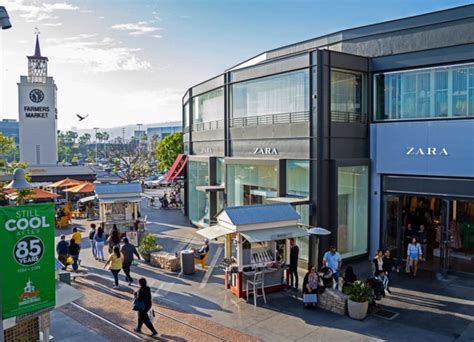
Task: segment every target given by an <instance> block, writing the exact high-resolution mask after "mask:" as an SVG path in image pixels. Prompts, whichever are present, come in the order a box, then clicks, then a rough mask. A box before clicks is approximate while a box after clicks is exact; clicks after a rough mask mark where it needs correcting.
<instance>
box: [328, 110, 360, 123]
mask: <svg viewBox="0 0 474 342" xmlns="http://www.w3.org/2000/svg"><path fill="white" fill-rule="evenodd" d="M331 121H332V122H349V123H353V122H358V123H367V114H362V113H355V112H337V111H331Z"/></svg>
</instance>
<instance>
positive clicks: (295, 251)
mask: <svg viewBox="0 0 474 342" xmlns="http://www.w3.org/2000/svg"><path fill="white" fill-rule="evenodd" d="M299 254H300V249H299V247H298V246H297V245H296V244H295V239H290V287H293V284H294V285H295V286H294V287H295V289H297V288H298V280H299V279H298V255H299ZM293 278H294V282H293Z"/></svg>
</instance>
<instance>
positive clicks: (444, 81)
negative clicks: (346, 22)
mask: <svg viewBox="0 0 474 342" xmlns="http://www.w3.org/2000/svg"><path fill="white" fill-rule="evenodd" d="M473 31H474V5H468V6H463V7H458V8H453V9H449V10H444V11H438V12H433V13H428V14H423V15H419V16H415V17H409V18H403V19H399V20H394V21H389V22H383V23H379V24H374V25H369V26H364V27H359V28H354V29H350V30H345V31H341V32H337V33H334V34H329V35H327V36H323V37H318V38H315V39H311V40H308V41H304V42H300V43H295V44H292V45H289V46H284V47H281V48H277V49H274V50H270V51H266V52H264V53H262V54H260V55H258V56H256V57H254V58H252V59H250V60H247V61H245V62H242V63H241V64H239V65H237V66H234V67H232V68H230V69H228V70H226V71H225V72H224V73H223V74H221V75H218V76H216V77H214V78H212V79H210V80H207V81H205V82H202V83H200V84H198V85H195V86H193V87H192V88H190V89H189V90H188V91H187V92H186V94H185V95H184V97H183V126H184V127H183V131H184V148H185V153H186V154H188V155H189V160H188V164H187V170H186V172H187V173H186V174H187V182H186V185H185V187H186V188H185V190H186V191H185V193H186V195H185V197H186V198H185V200H186V209H185V211H186V214H187V216H188V218H189V220H190V222H192V223H193V224H195V225H196V226H208V225H210V224H212V222H213V221H214V220H215V217H216V214H217V213H218V212H219V211H220V210H221V209H222V208H224V207H226V206H227V207H229V206H238V205H253V204H261V203H273V202H285V203H291V204H292V205H294V206H295V209H296V210H297V211H298V212H299V213H300V216H301V223H303V224H307V225H310V226H322V227H325V228H327V229H329V230H330V231H331V235H330V236H329V237H326V238H324V239H323V240H322V246H321V250H322V251H324V250H325V249H326V248H328V246H329V244H334V245H336V246H337V247H338V249H339V252H341V254H342V256H343V258H344V259H346V260H347V259H349V258H356V257H364V258H367V257H369V256H371V255H373V253H374V252H375V250H376V249H377V248H379V247H383V246H385V245H390V246H392V245H397V246H401V244H402V242H399V240H400V238H403V237H402V235H397V236H396V237H395V240H396V241H395V242H394V241H392V240H393V237H391V236H393V235H394V233H393V232H392V231H393V230H395V231H397V234H399V233H398V231H399V230H400V229H401V228H398V227H399V226H400V225H401V224H403V222H406V220H404V219H403V215H404V212H403V210H404V208H405V206H404V205H405V204H404V203H405V202H408V201H412V202H413V206H415V207H416V206H420V207H421V208H423V206H426V205H428V202H429V206H430V208H431V207H433V208H434V209H433V210H434V211H436V210H438V212H441V211H442V212H443V215H444V217H447V216H446V215H448V214H446V213H447V212H449V213H451V214H450V215H451V216H450V219H451V220H452V218H453V213H454V211H453V208H454V207H455V208H456V214H454V215H455V217H456V218H457V219H459V218H460V217H461V216H463V215H464V214H463V213H461V212H459V214H458V211H460V210H462V208H464V207H465V206H466V204H465V203H466V200H468V199H469V194H466V192H468V191H469V190H468V189H469V188H468V185H469V184H471V183H469V181H470V180H469V178H472V177H473V169H472V161H473V160H474V159H473V158H472V141H473V139H471V140H469V138H472V136H473V135H472V134H471V135H469V134H467V132H468V130H469V129H470V128H469V127H472V126H470V125H472V123H470V120H469V117H471V115H472V114H471V108H472V107H471V106H472V101H473V100H472V94H473V93H474V88H473V85H474V82H472V80H474V77H473V76H471V67H470V66H469V67H468V66H464V69H462V70H463V71H462V72H461V71H458V69H456V70H454V69H453V70H451V69H450V70H449V71H448V72H447V74H448V76H446V75H447V74H446V73H444V72H443V70H444V69H443V68H449V67H447V66H450V67H451V66H452V67H455V65H457V64H463V65H464V64H468V63H469V61H472V60H474V56H473V54H474V36H473V35H472V32H473ZM428 67H430V68H439V69H436V70H430V71H429V72H428V71H426V72H421V73H419V74H418V73H416V72H414V71H410V70H412V69H427V68H428ZM442 69H443V70H442ZM459 70H461V69H459ZM413 73H415V76H413V75H412V74H413ZM425 74H429V75H430V76H429V77H428V76H426V75H425ZM463 82H464V83H463ZM417 125H419V126H417ZM453 125H454V126H453ZM455 126H456V127H455ZM471 129H472V128H471ZM425 131H426V132H425ZM408 132H410V134H407V133H408ZM456 132H457V133H456ZM428 137H430V139H432V140H436V141H428V140H427V139H428ZM453 137H456V142H459V144H457V145H456V146H452V144H451V145H450V144H448V142H449V139H450V138H453ZM463 139H464V140H463ZM435 142H436V143H435ZM438 142H439V143H438ZM443 144H444V145H443ZM469 146H470V147H469ZM397 148H401V150H398V149H397ZM400 153H401V155H399V154H400ZM469 153H470V154H471V157H470V158H468V157H469ZM461 155H462V156H461ZM458 156H461V157H458ZM456 158H458V159H456ZM459 158H460V159H459ZM459 161H462V165H458V164H459ZM469 161H470V162H471V164H470V167H471V168H469V165H467V164H468V163H469ZM436 162H438V163H439V164H440V165H439V166H436V165H434V164H433V163H436ZM444 163H447V164H448V165H447V166H443V167H442V166H441V165H444ZM454 164H456V165H454ZM437 167H438V169H437ZM450 168H451V169H450ZM403 177H405V178H403ZM420 178H423V181H422V180H420ZM446 181H450V182H451V183H450V184H455V185H456V187H454V185H453V186H449V188H453V189H454V190H452V191H453V192H451V193H447V192H446V191H445V188H443V187H442V185H443V184H447V183H445V182H446ZM428 183H429V184H430V186H431V187H432V188H431V190H430V191H429V192H426V191H428V190H426V191H420V189H418V188H416V187H417V186H421V187H423V189H425V188H427V186H428V185H426V184H428ZM402 186H403V187H405V188H400V187H402ZM408 186H413V188H412V190H411V192H406V187H408ZM469 186H470V185H469ZM436 189H437V190H436ZM456 189H457V190H456ZM470 189H472V187H471V188H470ZM435 190H436V191H435ZM455 190H456V191H460V192H459V193H456V192H455ZM432 191H434V192H432ZM404 194H412V195H416V197H417V198H416V199H412V198H413V196H412V197H411V198H410V199H406V198H404V197H403V196H404ZM440 194H441V195H446V196H445V197H442V198H441V197H439V196H438V195H440ZM394 195H396V196H398V197H396V198H397V201H398V202H397V203H399V204H397V205H398V207H396V208H395V204H393V205H392V206H390V204H391V203H396V202H393V201H395V199H393V197H390V196H394ZM421 195H423V196H424V195H436V196H434V197H436V198H435V200H431V199H424V198H423V199H421V197H420V196H421ZM471 197H472V190H471ZM447 199H451V201H447ZM418 202H420V204H419V205H418V204H416V203H418ZM432 202H433V203H434V204H432ZM448 202H449V203H448ZM410 203H411V202H410ZM447 206H449V208H447ZM382 207H383V208H382ZM386 207H390V209H386ZM394 208H395V209H394ZM468 209H469V208H468ZM390 210H392V211H393V210H395V211H397V215H399V216H400V215H401V216H402V217H400V218H399V216H397V220H398V221H397V222H396V223H393V224H392V223H391V224H392V225H393V226H394V227H397V228H389V226H390V225H388V224H387V223H384V222H385V221H387V220H388V219H386V218H387V212H389V211H390ZM416 210H417V208H415V211H416ZM418 212H420V211H419V210H418ZM438 216H439V215H437V217H433V218H432V219H431V220H432V222H434V220H436V219H437V220H439V219H440V218H439V217H438ZM463 217H464V216H463ZM390 220H393V219H392V218H390ZM417 224H418V223H417ZM430 229H431V228H430ZM463 229H464V228H463ZM387 232H390V233H387ZM297 244H298V245H299V246H300V251H301V253H300V257H301V259H302V264H304V263H308V262H312V263H314V262H315V260H316V258H317V257H319V258H320V257H321V255H319V256H316V255H315V246H314V241H313V240H310V239H308V238H302V239H300V240H298V241H297ZM397 248H398V247H397ZM430 248H431V253H432V254H433V255H435V254H436V253H444V251H445V250H446V248H445V249H443V250H440V248H438V249H436V248H437V247H436V245H432V246H430ZM401 249H402V247H399V250H400V251H401ZM394 251H395V249H394ZM397 251H398V250H397ZM464 251H465V249H462V251H461V250H457V252H460V253H464ZM451 255H453V253H451Z"/></svg>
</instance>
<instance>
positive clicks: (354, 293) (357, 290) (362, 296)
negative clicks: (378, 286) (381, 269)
mask: <svg viewBox="0 0 474 342" xmlns="http://www.w3.org/2000/svg"><path fill="white" fill-rule="evenodd" d="M342 292H344V293H345V294H346V295H348V296H349V299H350V300H352V301H353V302H357V303H364V302H367V301H369V300H370V299H371V298H372V297H373V295H374V291H373V289H372V288H370V287H368V286H367V285H366V284H365V283H363V282H361V281H357V282H355V283H354V284H353V285H352V286H347V287H345V288H344V289H343V290H342Z"/></svg>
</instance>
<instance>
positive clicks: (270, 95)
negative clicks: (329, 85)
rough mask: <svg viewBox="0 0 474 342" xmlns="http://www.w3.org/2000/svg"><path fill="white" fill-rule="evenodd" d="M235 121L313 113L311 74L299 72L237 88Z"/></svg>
mask: <svg viewBox="0 0 474 342" xmlns="http://www.w3.org/2000/svg"><path fill="white" fill-rule="evenodd" d="M231 98H232V100H231V101H232V104H231V108H232V117H233V118H245V117H252V116H261V115H271V114H288V113H302V112H308V111H309V71H308V70H299V71H293V72H289V73H286V74H281V75H276V76H268V77H264V78H260V79H256V80H251V81H245V82H240V83H236V84H233V85H232V87H231Z"/></svg>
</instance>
